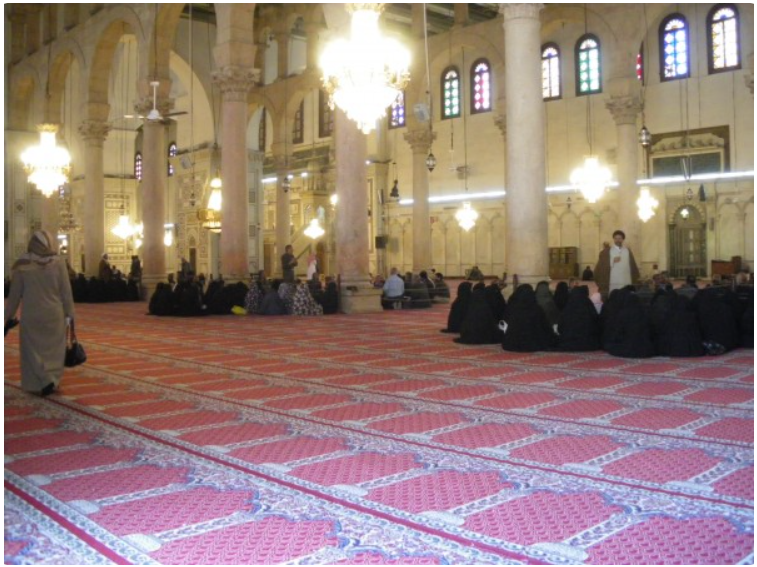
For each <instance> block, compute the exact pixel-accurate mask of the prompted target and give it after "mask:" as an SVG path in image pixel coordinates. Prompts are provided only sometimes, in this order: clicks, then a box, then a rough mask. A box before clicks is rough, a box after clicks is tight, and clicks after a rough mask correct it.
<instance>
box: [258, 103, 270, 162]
mask: <svg viewBox="0 0 757 567" xmlns="http://www.w3.org/2000/svg"><path fill="white" fill-rule="evenodd" d="M266 120H267V118H266V112H265V106H264V107H263V109H262V110H261V111H260V123H259V124H258V151H260V152H264V151H265V139H266V135H267V133H266V127H267V126H268V125H267V124H266Z"/></svg>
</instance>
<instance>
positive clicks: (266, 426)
mask: <svg viewBox="0 0 757 567" xmlns="http://www.w3.org/2000/svg"><path fill="white" fill-rule="evenodd" d="M144 309H145V307H144V305H142V304H110V305H98V306H95V305H78V306H77V315H78V321H77V332H78V334H79V337H80V339H81V340H82V342H83V344H85V345H86V347H87V352H88V355H89V360H88V362H87V363H86V364H85V365H83V366H81V367H78V368H75V369H68V370H67V371H66V374H65V376H64V379H63V383H62V387H61V389H60V391H59V392H58V393H56V394H54V395H52V396H50V397H48V398H45V399H42V398H39V397H36V396H31V395H28V394H25V393H23V392H21V390H20V388H19V361H18V333H17V332H12V333H11V334H10V335H9V336H8V337H7V338H6V342H5V400H6V401H5V561H6V563H11V564H22V563H70V564H106V563H125V564H148V563H152V564H155V563H162V564H179V563H181V564H248V565H249V564H275V563H292V564H384V565H388V564H406V565H416V564H417V565H432V564H526V563H528V564H530V563H547V564H566V563H574V564H575V563H585V564H619V563H625V564H634V563H639V564H644V563H647V564H649V563H668V564H669V563H694V564H707V563H728V564H736V563H751V562H753V560H754V409H753V397H754V390H753V376H754V368H753V359H752V358H751V354H752V352H751V351H744V350H740V351H735V352H732V353H729V354H727V355H724V356H721V357H706V358H698V359H667V358H655V359H651V360H626V359H619V358H612V357H610V356H608V355H606V354H605V353H546V354H536V355H534V354H524V353H506V352H504V351H502V350H501V349H500V347H499V346H497V345H489V346H464V345H456V344H455V343H452V338H453V337H452V336H450V335H446V334H442V333H439V332H438V330H439V329H441V328H443V327H444V326H445V322H446V315H447V311H448V307H443V306H435V307H434V308H433V309H431V310H427V311H425V312H423V313H418V312H408V311H392V312H385V313H381V314H376V315H371V316H349V317H347V316H329V317H320V318H307V319H305V318H297V317H267V318H263V317H207V318H204V319H202V320H190V319H187V320H179V319H170V318H150V317H148V316H146V315H144ZM360 337H365V339H364V340H363V339H361V338H360Z"/></svg>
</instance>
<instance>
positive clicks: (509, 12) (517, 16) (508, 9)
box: [499, 3, 544, 21]
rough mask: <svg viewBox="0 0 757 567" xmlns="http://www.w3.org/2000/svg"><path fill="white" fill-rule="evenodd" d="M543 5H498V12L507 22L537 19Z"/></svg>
mask: <svg viewBox="0 0 757 567" xmlns="http://www.w3.org/2000/svg"><path fill="white" fill-rule="evenodd" d="M543 9H544V4H538V3H534V4H509V3H508V4H500V5H499V12H500V14H502V15H503V16H504V17H505V21H507V20H523V19H535V20H538V19H539V12H541V11H542V10H543Z"/></svg>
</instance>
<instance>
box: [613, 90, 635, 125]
mask: <svg viewBox="0 0 757 567" xmlns="http://www.w3.org/2000/svg"><path fill="white" fill-rule="evenodd" d="M606 107H607V110H609V111H610V114H612V117H613V120H615V124H617V125H621V124H636V117H637V116H638V115H639V114H640V113H641V111H642V109H643V108H644V105H643V104H642V103H641V101H640V100H639V98H638V97H635V96H618V97H615V96H614V97H611V98H610V100H609V101H607V103H606Z"/></svg>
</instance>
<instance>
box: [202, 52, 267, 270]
mask: <svg viewBox="0 0 757 567" xmlns="http://www.w3.org/2000/svg"><path fill="white" fill-rule="evenodd" d="M258 76H259V73H257V72H255V71H254V70H253V69H247V68H242V67H236V66H229V67H223V68H222V69H220V70H218V71H216V72H215V73H213V80H214V82H215V83H216V84H217V85H218V86H219V87H220V89H221V97H222V98H221V179H222V180H223V189H222V191H223V201H222V205H221V227H222V228H221V273H222V274H223V277H224V279H225V280H226V281H228V282H231V283H234V282H238V281H243V282H247V281H248V280H249V271H250V270H249V266H248V258H247V256H248V247H249V237H248V232H249V227H248V224H249V223H248V222H247V219H248V216H249V197H248V186H247V118H248V117H247V93H248V92H249V90H250V88H252V86H253V85H254V84H255V83H256V82H257V79H258Z"/></svg>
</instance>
